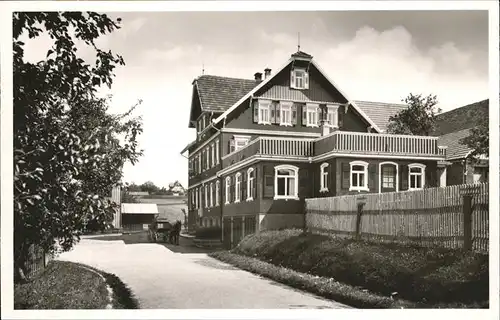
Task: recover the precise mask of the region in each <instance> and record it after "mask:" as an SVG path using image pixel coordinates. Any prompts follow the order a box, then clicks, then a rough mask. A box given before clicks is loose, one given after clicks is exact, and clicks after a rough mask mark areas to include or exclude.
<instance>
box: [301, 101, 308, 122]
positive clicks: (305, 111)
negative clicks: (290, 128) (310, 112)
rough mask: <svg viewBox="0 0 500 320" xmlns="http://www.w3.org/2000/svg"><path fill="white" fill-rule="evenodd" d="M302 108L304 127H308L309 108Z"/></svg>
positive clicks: (303, 106)
mask: <svg viewBox="0 0 500 320" xmlns="http://www.w3.org/2000/svg"><path fill="white" fill-rule="evenodd" d="M301 108H302V125H303V126H306V124H307V107H306V105H305V104H303V105H301Z"/></svg>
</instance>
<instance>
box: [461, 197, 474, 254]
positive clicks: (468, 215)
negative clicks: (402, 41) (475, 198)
mask: <svg viewBox="0 0 500 320" xmlns="http://www.w3.org/2000/svg"><path fill="white" fill-rule="evenodd" d="M463 218H464V249H465V250H472V195H469V194H466V195H464V206H463Z"/></svg>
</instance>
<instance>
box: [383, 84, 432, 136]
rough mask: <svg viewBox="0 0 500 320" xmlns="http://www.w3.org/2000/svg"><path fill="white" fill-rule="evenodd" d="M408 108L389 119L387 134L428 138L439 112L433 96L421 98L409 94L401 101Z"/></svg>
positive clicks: (418, 95)
mask: <svg viewBox="0 0 500 320" xmlns="http://www.w3.org/2000/svg"><path fill="white" fill-rule="evenodd" d="M402 101H403V102H405V103H406V104H407V105H408V108H406V109H403V110H401V111H400V112H399V113H397V114H396V115H394V116H391V117H389V124H388V125H387V132H388V133H393V134H409V135H421V136H428V135H430V134H431V133H432V132H433V131H434V125H435V119H434V117H435V116H436V115H437V114H439V113H440V112H441V109H439V108H438V109H435V105H436V104H437V103H438V101H437V97H436V96H435V95H428V96H427V97H423V96H422V95H421V94H417V95H414V94H412V93H410V94H409V95H408V97H406V98H405V99H403V100H402Z"/></svg>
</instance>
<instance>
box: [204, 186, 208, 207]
mask: <svg viewBox="0 0 500 320" xmlns="http://www.w3.org/2000/svg"><path fill="white" fill-rule="evenodd" d="M205 208H208V184H206V185H205Z"/></svg>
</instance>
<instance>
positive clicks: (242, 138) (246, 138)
mask: <svg viewBox="0 0 500 320" xmlns="http://www.w3.org/2000/svg"><path fill="white" fill-rule="evenodd" d="M250 139H251V136H238V135H234V136H233V140H234V152H236V151H238V150H240V149H243V148H245V147H246V146H247V145H248V143H249V142H250ZM241 141H243V142H245V144H244V145H243V146H239V147H238V142H241Z"/></svg>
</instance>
